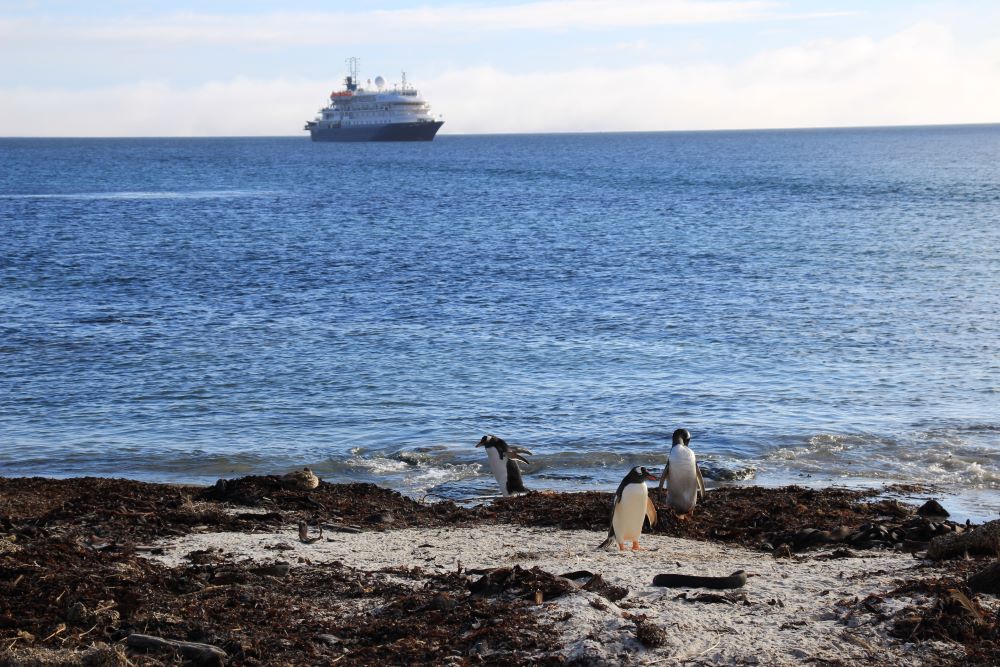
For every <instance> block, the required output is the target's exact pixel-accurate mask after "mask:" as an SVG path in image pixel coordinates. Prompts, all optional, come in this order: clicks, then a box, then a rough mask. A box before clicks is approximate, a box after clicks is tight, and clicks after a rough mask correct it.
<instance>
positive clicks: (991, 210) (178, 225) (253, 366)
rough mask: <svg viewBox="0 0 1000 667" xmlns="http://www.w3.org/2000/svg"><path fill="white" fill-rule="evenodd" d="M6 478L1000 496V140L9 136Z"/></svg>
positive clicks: (0, 363) (950, 134)
mask: <svg viewBox="0 0 1000 667" xmlns="http://www.w3.org/2000/svg"><path fill="white" fill-rule="evenodd" d="M0 154H2V155H3V157H4V164H5V169H4V170H3V171H2V172H0V230H2V232H3V233H2V237H0V285H2V289H0V369H2V371H0V389H2V391H0V439H2V442H3V446H2V447H0V473H2V474H7V475H13V474H46V475H71V474H101V475H130V476H136V477H143V478H149V479H177V480H191V481H210V480H213V479H215V478H217V477H220V476H226V475H234V474H247V473H261V472H274V471H280V470H286V469H290V468H292V467H294V466H298V465H303V464H309V465H313V466H314V467H315V468H317V469H318V470H319V471H320V472H321V473H323V474H325V475H326V476H327V478H329V479H332V480H342V479H363V480H366V481H378V482H381V483H384V484H390V485H393V486H396V487H397V488H400V489H403V490H405V491H407V492H410V493H414V494H424V493H430V494H433V495H443V496H449V497H469V496H480V495H484V494H488V493H491V492H492V484H491V483H490V481H489V479H487V478H486V477H485V474H486V471H485V469H484V468H483V466H481V465H480V464H481V462H482V461H481V459H480V457H481V456H482V452H481V450H475V449H473V447H472V446H473V445H474V444H475V442H476V441H477V440H478V439H479V437H480V436H481V435H482V434H484V433H487V432H491V433H496V434H498V435H501V436H503V437H505V438H508V439H509V440H511V441H515V442H518V443H520V444H522V445H525V446H528V447H529V448H531V449H532V450H533V451H535V452H536V454H535V456H534V461H535V462H536V463H535V464H534V466H533V467H532V469H531V470H530V471H529V475H528V478H527V479H528V482H529V484H533V485H534V486H536V487H551V488H579V487H585V488H608V487H609V486H613V484H614V483H615V482H617V481H618V480H619V479H620V477H621V475H622V474H623V472H624V470H625V469H627V468H628V467H629V466H630V465H632V464H633V463H645V464H652V465H654V466H658V465H661V464H662V461H663V458H664V455H665V451H666V448H667V447H668V443H669V434H670V432H671V431H672V430H673V429H674V428H675V427H677V426H679V425H683V426H686V427H687V428H689V429H690V430H691V431H692V432H693V433H694V438H695V439H694V442H693V444H694V445H695V446H696V451H698V452H699V454H700V455H701V456H702V457H703V458H705V459H706V460H709V461H711V462H713V463H714V464H717V465H718V466H720V467H721V469H723V470H730V471H743V472H744V473H745V472H746V471H748V470H755V471H756V476H757V477H756V479H757V481H758V482H761V483H779V482H788V481H798V482H805V483H829V482H831V481H832V482H845V483H851V484H876V483H880V482H882V481H907V482H914V481H915V482H934V483H938V484H940V485H941V486H942V487H943V488H945V489H964V490H966V491H967V492H968V493H967V498H966V501H967V502H968V506H969V507H972V508H973V509H972V510H970V511H973V512H978V513H979V514H981V515H987V514H990V515H995V514H996V512H997V510H998V509H1000V492H998V489H1000V464H998V463H997V453H998V450H1000V421H998V417H997V415H998V414H1000V400H998V397H1000V385H998V380H997V378H998V377H1000V349H998V348H1000V343H998V341H1000V323H998V315H997V313H998V312H1000V278H998V276H1000V271H998V269H1000V224H998V223H1000V167H998V165H1000V128H998V127H995V126H990V127H964V128H913V129H894V130H830V131H794V132H719V133H691V134H686V133H675V134H628V135H547V136H496V137H455V136H442V137H439V138H438V139H437V140H435V141H434V142H433V143H431V144H421V145H416V144H415V145H401V144H399V145H394V144H379V145H377V144H370V145H366V144H361V145H321V144H312V143H310V142H308V141H306V140H303V139H221V140H209V139H204V140H183V139H171V140H3V141H0Z"/></svg>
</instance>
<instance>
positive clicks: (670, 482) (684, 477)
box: [667, 446, 698, 514]
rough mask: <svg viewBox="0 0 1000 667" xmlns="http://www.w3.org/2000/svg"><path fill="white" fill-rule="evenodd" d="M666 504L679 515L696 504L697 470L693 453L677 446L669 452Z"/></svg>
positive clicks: (688, 510) (688, 449)
mask: <svg viewBox="0 0 1000 667" xmlns="http://www.w3.org/2000/svg"><path fill="white" fill-rule="evenodd" d="M667 502H668V503H669V504H670V506H671V507H673V508H674V509H675V510H677V511H678V512H680V513H681V514H686V513H688V512H690V511H691V510H693V509H694V506H695V503H697V502H698V469H697V463H695V458H694V452H692V451H691V449H690V448H688V447H683V446H677V447H674V448H673V449H671V450H670V468H669V469H668V470H667Z"/></svg>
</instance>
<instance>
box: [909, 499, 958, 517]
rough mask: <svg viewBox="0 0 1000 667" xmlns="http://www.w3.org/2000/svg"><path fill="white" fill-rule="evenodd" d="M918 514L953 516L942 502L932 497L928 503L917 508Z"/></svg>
mask: <svg viewBox="0 0 1000 667" xmlns="http://www.w3.org/2000/svg"><path fill="white" fill-rule="evenodd" d="M917 514H919V515H920V516H938V517H946V516H951V515H950V514H949V513H948V510H946V509H945V508H943V507H941V503H939V502H938V501H936V500H934V499H933V498H931V499H930V500H928V501H927V502H926V503H924V504H923V505H921V506H920V509H918V510H917Z"/></svg>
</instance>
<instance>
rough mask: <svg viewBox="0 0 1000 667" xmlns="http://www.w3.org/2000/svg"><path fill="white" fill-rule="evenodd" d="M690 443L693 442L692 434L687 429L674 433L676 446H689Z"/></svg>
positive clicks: (680, 429)
mask: <svg viewBox="0 0 1000 667" xmlns="http://www.w3.org/2000/svg"><path fill="white" fill-rule="evenodd" d="M689 442H691V433H690V432H688V430H687V429H686V428H679V429H677V430H676V431H674V446H676V445H687V444H688V443H689Z"/></svg>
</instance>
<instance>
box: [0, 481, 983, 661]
mask: <svg viewBox="0 0 1000 667" xmlns="http://www.w3.org/2000/svg"><path fill="white" fill-rule="evenodd" d="M609 498H610V495H609V494H597V493H581V494H532V495H530V496H526V497H520V498H508V499H498V500H496V501H494V502H492V503H489V504H485V505H479V506H475V507H459V506H456V505H453V504H451V503H435V504H425V503H419V502H416V501H414V500H411V499H409V498H406V497H403V496H400V495H399V494H397V493H395V492H392V491H388V490H385V489H380V488H378V487H374V486H371V485H328V484H322V485H321V486H320V488H318V489H316V490H314V491H309V492H304V491H291V490H287V489H283V488H281V486H280V484H279V483H278V482H277V478H244V479H241V480H234V481H230V482H226V483H220V484H219V485H217V486H216V487H214V488H198V487H177V486H166V485H155V484H143V483H139V482H129V481H127V480H63V481H56V480H40V479H34V480H29V479H10V480H0V525H2V526H3V535H4V537H3V538H2V542H0V591H2V592H3V598H2V600H3V604H4V608H3V610H2V612H3V613H2V615H0V641H2V644H0V664H11V665H56V664H59V665H68V664H122V665H124V664H150V665H158V664H181V663H183V662H185V661H189V662H192V663H194V664H248V665H249V664H253V665H265V664H341V665H345V664H376V663H378V664H428V665H430V664H454V665H466V664H511V665H513V664H581V665H592V664H593V665H605V664H607V665H617V664H623V665H624V664H650V665H652V664H662V665H680V664H703V665H742V664H762V665H795V664H833V665H873V664H879V665H882V664H885V665H951V664H955V665H957V664H995V660H996V659H997V656H998V655H1000V652H998V648H997V644H996V638H997V618H998V612H1000V603H998V600H997V597H996V596H995V594H989V593H984V592H981V591H975V590H972V588H970V585H969V582H968V577H969V575H970V574H974V573H976V572H978V571H980V570H983V569H984V568H986V567H987V566H988V565H989V564H990V563H991V561H992V559H993V558H994V557H995V555H996V554H995V553H993V554H989V553H984V554H979V553H976V550H975V549H973V550H972V553H969V554H968V555H966V552H967V551H969V549H968V548H966V549H965V551H962V552H961V554H960V555H959V557H956V558H938V559H935V560H931V559H929V558H927V557H926V556H927V552H926V550H927V548H928V547H929V546H930V545H931V544H932V543H934V540H935V539H936V540H938V541H939V542H940V541H941V540H952V541H954V540H958V539H964V537H968V536H971V535H973V534H974V533H976V531H977V530H982V529H981V528H976V527H972V526H970V527H964V526H959V525H956V524H951V523H950V522H948V521H947V520H946V519H944V518H928V517H921V516H919V515H918V514H917V512H916V509H917V508H916V507H915V506H911V505H906V504H903V503H900V502H898V501H895V500H891V499H889V500H887V499H886V498H885V497H884V496H875V495H874V494H870V493H868V494H866V493H863V492H853V491H845V490H841V489H828V490H825V491H816V490H807V489H800V488H797V487H786V488H782V489H758V488H755V487H748V488H744V489H717V490H713V491H710V492H709V494H708V497H707V498H706V501H705V503H704V507H702V508H701V509H700V510H699V513H697V514H696V516H695V519H694V521H691V522H679V521H677V520H676V518H675V517H673V516H672V515H671V514H670V512H669V511H668V510H667V509H666V508H662V512H661V514H662V519H661V522H660V524H659V525H658V526H657V527H656V528H654V529H653V531H652V532H651V533H649V534H646V535H644V536H643V539H642V545H643V547H644V549H643V550H642V551H637V552H632V551H626V552H619V551H618V550H617V549H616V548H614V547H612V548H609V549H607V550H598V549H596V545H597V544H598V543H600V542H601V540H602V539H603V537H604V534H605V530H602V528H601V524H602V523H603V522H604V521H606V520H607V513H606V506H607V503H608V501H609ZM765 518H767V519H768V520H767V521H765V520H764V519H765ZM987 526H989V524H987ZM928 531H930V532H931V533H934V532H938V533H940V534H939V535H938V536H937V537H935V536H933V535H929V537H930V539H928V540H926V541H923V542H922V541H920V540H916V539H912V538H915V537H918V536H919V535H918V534H919V533H921V532H922V533H928ZM907 535H909V537H907ZM880 537H881V538H884V539H878V538H880ZM991 544H993V543H992V542H991ZM987 551H989V549H987ZM739 570H742V571H744V572H745V573H746V574H747V580H746V584H745V585H744V586H741V587H739V588H734V589H724V590H711V589H708V588H700V587H699V588H688V587H671V588H668V587H657V586H653V585H652V582H653V578H654V577H655V576H656V575H658V574H663V573H682V574H694V575H701V576H717V577H725V576H727V575H730V574H732V573H733V572H735V571H739ZM146 636H151V637H154V638H157V640H168V641H173V642H181V643H178V644H174V645H172V646H165V647H163V648H159V649H155V648H154V649H148V648H146V647H145V646H144V645H143V644H142V641H143V639H142V638H143V637H146ZM184 642H187V644H185V643H184ZM205 646H207V648H204V647H205Z"/></svg>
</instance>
